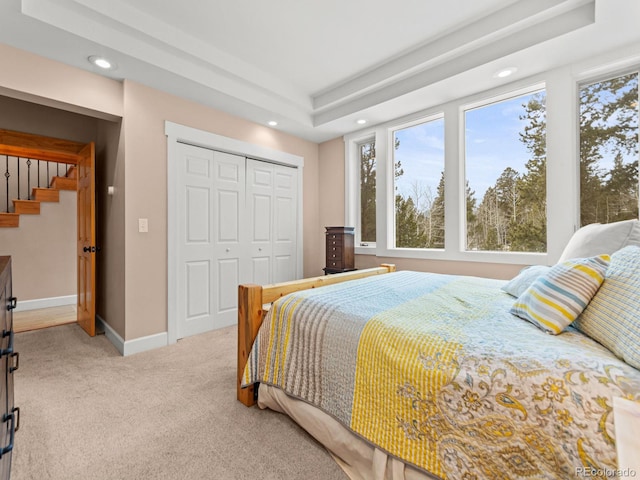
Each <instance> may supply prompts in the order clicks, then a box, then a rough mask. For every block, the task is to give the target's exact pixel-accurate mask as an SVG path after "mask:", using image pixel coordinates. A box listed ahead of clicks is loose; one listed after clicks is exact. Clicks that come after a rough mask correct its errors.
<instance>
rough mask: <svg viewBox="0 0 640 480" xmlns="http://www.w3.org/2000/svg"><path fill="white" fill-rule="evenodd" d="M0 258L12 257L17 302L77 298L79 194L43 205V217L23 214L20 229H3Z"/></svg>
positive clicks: (67, 194)
mask: <svg viewBox="0 0 640 480" xmlns="http://www.w3.org/2000/svg"><path fill="white" fill-rule="evenodd" d="M0 255H11V264H12V274H13V294H14V296H16V297H18V302H23V301H25V300H40V299H48V298H54V297H64V296H68V295H75V294H76V292H77V283H76V278H77V277H76V192H70V191H61V192H60V202H59V203H49V202H43V203H42V204H41V205H40V215H20V227H19V228H0Z"/></svg>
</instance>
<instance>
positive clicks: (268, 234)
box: [246, 158, 274, 285]
mask: <svg viewBox="0 0 640 480" xmlns="http://www.w3.org/2000/svg"><path fill="white" fill-rule="evenodd" d="M273 181H274V177H273V165H272V164H270V163H266V162H260V161H258V160H253V159H250V158H248V159H247V192H246V198H247V225H248V226H249V231H248V232H247V233H248V236H247V240H248V249H249V261H250V263H251V277H250V278H249V279H247V282H250V283H256V284H258V285H261V284H265V283H271V282H272V281H273V280H272V278H273V260H272V255H273V252H272V243H273V227H272V223H273V222H272V218H273V205H274V203H273Z"/></svg>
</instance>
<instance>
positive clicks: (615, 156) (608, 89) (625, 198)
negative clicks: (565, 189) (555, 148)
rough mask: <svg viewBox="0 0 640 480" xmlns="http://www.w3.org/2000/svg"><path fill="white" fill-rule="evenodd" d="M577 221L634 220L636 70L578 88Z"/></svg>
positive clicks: (635, 197)
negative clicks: (578, 156)
mask: <svg viewBox="0 0 640 480" xmlns="http://www.w3.org/2000/svg"><path fill="white" fill-rule="evenodd" d="M579 94H580V116H579V122H580V224H581V225H582V226H584V225H588V224H590V223H611V222H617V221H621V220H629V219H637V218H638V72H633V73H629V74H626V75H622V76H618V77H615V78H611V79H607V80H602V81H598V82H594V83H590V84H588V85H582V86H581V87H580V92H579Z"/></svg>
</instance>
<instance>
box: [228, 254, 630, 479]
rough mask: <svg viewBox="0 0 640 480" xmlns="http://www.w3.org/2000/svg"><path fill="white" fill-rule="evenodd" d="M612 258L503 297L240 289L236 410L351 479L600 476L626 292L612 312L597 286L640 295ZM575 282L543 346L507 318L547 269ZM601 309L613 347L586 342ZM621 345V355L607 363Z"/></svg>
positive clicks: (434, 284) (451, 291)
mask: <svg viewBox="0 0 640 480" xmlns="http://www.w3.org/2000/svg"><path fill="white" fill-rule="evenodd" d="M621 252H625V255H622V254H619V253H618V252H616V253H614V254H613V255H612V256H611V257H609V256H608V255H605V256H600V257H597V259H596V260H593V259H589V261H588V262H585V261H582V260H581V259H580V261H579V262H575V261H574V262H572V261H571V260H567V261H566V262H564V263H562V264H560V263H559V264H558V265H561V267H558V266H554V267H545V268H543V269H542V270H541V271H540V272H538V274H535V275H534V274H532V273H531V271H529V273H528V274H526V273H527V272H523V274H521V275H520V276H519V277H522V278H517V279H514V280H513V281H511V282H506V281H501V280H491V279H486V278H477V277H464V276H452V275H438V274H429V273H424V272H409V271H402V272H396V271H395V268H394V267H393V266H392V265H384V266H382V267H380V268H377V269H368V270H363V271H356V272H350V273H346V274H339V275H332V276H325V277H317V278H314V279H307V280H303V281H298V282H293V283H288V284H280V285H275V286H268V287H261V286H255V285H254V286H252V285H242V286H240V288H239V324H238V331H239V336H238V399H239V400H240V401H242V402H243V403H245V404H246V405H252V404H254V403H255V402H256V401H257V402H258V404H259V405H260V406H261V407H265V408H267V407H268V408H272V409H274V410H277V411H281V412H284V413H286V414H288V415H290V416H291V417H292V418H293V419H294V420H295V421H296V422H298V423H299V424H300V425H301V426H302V427H303V428H305V429H307V430H308V431H309V432H310V433H311V434H312V435H313V436H315V437H316V438H317V439H318V440H319V441H320V442H321V443H323V444H324V445H325V446H326V447H327V449H328V450H329V451H330V452H331V453H332V455H333V456H334V458H335V459H336V461H338V463H339V464H340V465H341V466H342V467H343V469H344V470H345V472H347V474H348V475H349V477H350V478H381V479H382V478H392V479H405V480H411V479H414V478H415V479H418V478H452V479H453V478H461V479H474V478H477V479H481V478H528V479H530V478H557V479H560V478H569V477H574V476H576V475H578V476H580V475H581V474H582V476H584V475H586V474H587V473H594V472H597V473H598V474H601V475H603V474H604V476H612V477H613V476H614V475H615V473H616V468H617V460H616V446H615V428H614V424H613V413H612V410H613V407H612V405H613V398H615V397H621V398H626V399H630V400H635V401H639V400H640V371H639V370H638V364H637V362H638V361H639V359H638V358H637V356H636V355H637V351H638V348H637V345H636V344H634V343H633V341H636V340H635V339H636V338H637V336H640V334H638V335H637V333H638V332H637V330H638V329H637V328H636V324H635V323H634V322H636V321H637V318H636V316H637V309H635V313H634V307H633V305H631V306H630V304H629V292H630V291H631V290H628V289H627V290H624V291H625V292H626V294H625V296H624V302H622V303H624V305H623V304H622V303H621V302H620V299H619V298H617V299H615V298H614V300H615V302H614V304H613V306H612V304H611V303H610V301H609V298H604V297H605V295H603V292H605V293H606V296H607V297H610V296H612V294H611V289H614V290H615V289H616V288H618V284H617V283H616V282H617V280H618V277H616V278H613V277H612V278H609V277H608V276H607V275H609V271H612V272H613V273H612V275H613V276H615V275H616V272H618V273H619V272H620V271H621V270H625V272H626V273H625V275H626V274H628V273H629V272H628V270H629V268H631V269H632V270H633V269H634V268H635V269H636V270H633V271H632V272H631V274H630V275H631V283H632V286H631V287H632V290H633V289H636V290H637V289H638V287H639V285H638V282H640V280H639V278H640V267H639V265H640V248H638V247H626V248H623V249H622V250H621ZM616 255H618V256H617V257H616ZM605 257H606V258H605ZM603 259H604V260H603ZM565 264H566V265H571V268H569V267H566V266H562V265H565ZM614 264H615V265H616V267H615V268H614ZM576 265H577V266H576ZM621 265H622V267H621ZM623 267H624V268H623ZM588 268H595V269H598V268H600V269H601V270H600V272H601V274H602V279H601V280H600V281H599V283H598V282H596V283H598V285H597V287H596V288H595V290H594V291H593V292H591V293H590V297H589V300H590V301H587V302H584V303H585V304H586V305H585V307H584V308H583V309H579V310H580V311H579V312H578V314H577V315H575V316H574V318H577V320H576V321H575V322H573V323H571V322H569V324H567V325H562V326H561V328H560V330H559V331H558V332H557V334H550V333H554V332H550V328H551V329H552V328H553V327H549V326H548V325H543V324H536V323H535V320H536V319H535V318H533V319H531V321H528V320H530V319H524V318H520V317H518V316H516V315H514V308H516V306H517V304H518V302H519V301H521V296H522V295H523V294H525V293H530V291H531V289H532V288H533V287H535V286H538V287H540V285H539V284H540V281H542V280H544V281H548V280H549V278H551V279H554V278H556V277H557V275H558V273H557V271H558V269H559V270H560V271H561V273H562V272H565V271H567V270H570V271H571V272H572V275H575V274H576V272H577V274H580V275H583V276H584V272H585V271H586V270H587V269H588ZM607 269H608V270H607ZM552 272H556V277H553V275H550V274H551V273H552ZM605 272H606V275H605ZM525 274H526V275H525ZM562 274H563V275H564V273H562ZM589 275H591V274H589ZM592 276H593V275H592ZM525 277H527V278H528V277H530V278H529V279H528V280H526V281H525V280H523V279H524V278H525ZM562 278H565V277H562ZM589 278H590V279H591V277H589ZM625 278H626V277H625ZM516 280H519V283H518V282H516ZM634 282H635V283H634ZM618 283H619V282H618ZM605 285H606V288H605ZM320 287H321V288H320ZM509 288H517V289H518V292H516V293H518V294H519V295H514V292H508V290H509ZM625 288H626V287H625ZM520 290H521V291H522V292H521V291H520ZM534 290H535V289H534ZM636 290H633V291H634V292H635V291H636ZM534 293H535V291H534ZM634 295H635V297H638V294H637V293H634ZM600 297H602V298H600ZM614 297H615V295H614ZM522 298H524V297H522ZM631 301H632V302H633V301H636V300H635V299H632V300H631ZM639 301H640V300H639ZM607 302H609V303H607ZM592 305H593V306H592ZM546 306H547V304H544V305H543V307H546ZM527 308H528V307H527ZM567 308H568V307H567ZM603 308H604V310H605V311H606V312H612V311H615V312H618V311H619V313H616V318H618V317H624V318H625V319H626V320H629V318H630V321H631V327H630V328H632V330H631V331H629V330H624V328H629V326H628V325H627V326H625V327H624V328H623V331H622V333H621V335H622V337H617V338H612V339H610V342H613V344H611V343H609V344H607V340H606V339H604V340H603V339H602V338H600V337H598V335H597V334H596V333H593V332H591V330H590V329H593V328H594V326H593V325H591V324H590V323H589V322H590V320H591V317H594V316H595V317H598V318H600V317H602V316H603V315H602V314H601V312H602V309H603ZM616 308H617V309H618V310H616ZM589 309H591V310H593V311H591V310H589ZM534 310H535V309H534ZM629 311H630V312H632V313H631V317H629V315H628V314H627V313H626V312H629ZM516 313H517V312H516ZM524 313H525V314H526V313H527V312H526V311H525V312H524ZM564 313H566V311H565V312H564ZM608 314H609V313H607V315H608ZM523 316H524V315H523ZM627 317H629V318H627ZM598 321H599V320H596V321H595V325H596V326H597V323H598ZM612 322H613V323H615V322H614V321H612V320H611V318H605V320H604V323H605V324H607V325H609V326H610V325H611V324H612ZM592 323H593V322H592ZM627 323H628V322H627ZM574 325H575V326H574ZM607 328H610V327H607ZM585 332H591V333H589V334H586V333H585ZM630 332H631V333H630ZM608 335H609V336H611V332H608ZM594 338H597V339H598V341H596V340H594ZM621 338H623V339H628V338H632V339H633V341H631V342H627V343H630V345H627V346H626V347H625V348H623V349H622V351H619V350H616V349H617V348H618V346H617V345H618V344H620V343H621ZM625 341H627V340H625ZM622 343H624V342H622ZM258 384H259V389H257V385H258ZM256 390H257V393H258V394H256Z"/></svg>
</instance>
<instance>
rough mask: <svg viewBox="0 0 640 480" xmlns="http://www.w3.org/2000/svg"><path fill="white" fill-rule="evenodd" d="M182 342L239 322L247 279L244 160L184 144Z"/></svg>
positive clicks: (179, 302)
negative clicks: (240, 287) (242, 285)
mask: <svg viewBox="0 0 640 480" xmlns="http://www.w3.org/2000/svg"><path fill="white" fill-rule="evenodd" d="M179 148H180V152H181V157H182V160H183V161H182V162H180V167H179V170H178V176H179V178H178V184H179V185H180V186H181V192H180V193H179V195H178V206H177V208H178V222H177V223H178V229H179V234H180V235H179V238H180V239H181V241H180V242H179V243H180V244H179V245H178V259H177V260H178V279H177V284H178V296H177V310H178V319H177V338H183V337H187V336H189V335H196V334H198V333H202V332H206V331H208V330H212V329H214V328H221V327H224V326H227V325H232V324H234V323H235V322H236V321H237V303H238V293H237V292H238V284H239V283H241V281H245V280H241V278H243V277H245V278H246V277H247V276H248V273H247V272H246V271H243V268H244V269H245V270H246V268H247V267H246V265H245V263H246V261H245V260H243V259H244V258H246V256H247V248H246V242H244V243H243V238H244V237H245V236H246V234H245V233H244V229H243V226H242V223H241V219H242V215H243V211H244V202H245V198H244V197H245V159H244V157H240V156H238V155H231V154H227V153H221V152H214V151H212V150H207V149H205V148H200V147H194V146H191V145H184V144H180V147H179Z"/></svg>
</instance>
